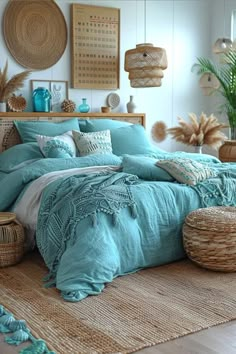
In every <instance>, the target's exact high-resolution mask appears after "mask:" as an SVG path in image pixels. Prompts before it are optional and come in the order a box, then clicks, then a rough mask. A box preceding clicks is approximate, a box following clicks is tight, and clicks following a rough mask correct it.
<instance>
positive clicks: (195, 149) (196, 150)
mask: <svg viewBox="0 0 236 354" xmlns="http://www.w3.org/2000/svg"><path fill="white" fill-rule="evenodd" d="M194 152H196V153H197V154H202V145H195V146H194Z"/></svg>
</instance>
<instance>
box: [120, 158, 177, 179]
mask: <svg viewBox="0 0 236 354" xmlns="http://www.w3.org/2000/svg"><path fill="white" fill-rule="evenodd" d="M156 162H157V160H156V159H154V158H151V157H146V156H142V155H124V156H123V159H122V167H123V172H126V173H130V174H132V175H136V176H138V177H139V178H141V179H144V180H148V181H166V182H173V181H174V178H173V177H172V176H171V175H170V174H169V173H168V172H166V171H165V170H163V168H161V167H157V166H156V165H155V164H156Z"/></svg>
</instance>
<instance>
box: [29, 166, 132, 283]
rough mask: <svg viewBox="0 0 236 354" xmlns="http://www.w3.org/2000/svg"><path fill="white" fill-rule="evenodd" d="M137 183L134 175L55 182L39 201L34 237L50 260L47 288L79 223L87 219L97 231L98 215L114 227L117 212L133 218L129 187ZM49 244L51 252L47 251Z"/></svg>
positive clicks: (97, 175) (76, 177) (103, 175)
mask: <svg viewBox="0 0 236 354" xmlns="http://www.w3.org/2000/svg"><path fill="white" fill-rule="evenodd" d="M137 181H138V177H137V176H134V175H129V174H126V173H119V174H118V173H115V172H109V173H107V172H103V173H99V174H92V175H90V176H88V175H86V176H71V177H69V178H68V177H67V178H62V179H60V180H59V181H57V182H56V183H57V185H56V188H55V189H53V192H52V193H49V195H48V196H46V198H43V200H42V203H41V208H40V211H39V218H38V225H37V234H36V238H37V245H38V248H39V250H40V252H41V254H42V255H43V256H44V255H45V256H46V257H44V258H45V259H47V260H50V261H49V262H47V267H48V268H49V270H50V273H49V275H47V276H46V277H45V278H44V280H45V281H48V283H47V284H46V287H51V286H55V285H56V284H55V278H56V272H57V268H58V264H59V262H60V259H61V257H62V255H63V253H64V252H65V250H66V248H67V246H68V245H73V244H74V243H75V241H76V237H77V236H76V227H77V225H78V222H79V221H81V220H83V219H85V218H90V220H91V225H92V226H93V227H96V225H97V223H98V220H97V214H98V213H105V214H107V215H110V216H111V220H112V225H113V226H114V227H115V225H116V224H117V223H118V220H119V212H120V210H121V209H123V208H127V207H129V208H130V210H131V217H133V218H136V216H137V210H136V205H135V201H134V199H133V196H132V193H131V190H130V185H131V184H134V183H137ZM45 227H46V228H47V230H48V232H47V233H45ZM48 238H49V239H50V242H48ZM46 239H47V242H46ZM48 244H50V249H48V248H47V247H48V246H47V245H48Z"/></svg>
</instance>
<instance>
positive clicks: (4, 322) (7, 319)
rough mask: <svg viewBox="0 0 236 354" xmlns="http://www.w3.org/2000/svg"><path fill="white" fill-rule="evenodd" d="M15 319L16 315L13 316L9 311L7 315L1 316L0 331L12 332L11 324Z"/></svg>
mask: <svg viewBox="0 0 236 354" xmlns="http://www.w3.org/2000/svg"><path fill="white" fill-rule="evenodd" d="M13 321H15V319H14V317H13V316H12V314H11V313H8V314H6V315H3V316H1V317H0V332H1V333H8V332H10V330H9V324H10V323H11V322H13Z"/></svg>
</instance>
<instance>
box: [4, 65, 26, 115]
mask: <svg viewBox="0 0 236 354" xmlns="http://www.w3.org/2000/svg"><path fill="white" fill-rule="evenodd" d="M7 70H8V62H7V61H6V64H5V67H4V69H3V70H1V69H0V111H6V104H7V100H8V98H9V97H10V96H11V95H12V94H13V93H14V92H15V91H16V90H18V89H19V88H21V87H23V86H24V81H25V80H26V78H27V77H28V76H29V74H30V73H31V72H30V71H28V70H25V71H23V72H21V73H19V74H16V75H14V76H13V77H12V78H11V79H9V80H8V77H7ZM1 107H2V108H1ZM3 107H5V108H3Z"/></svg>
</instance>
